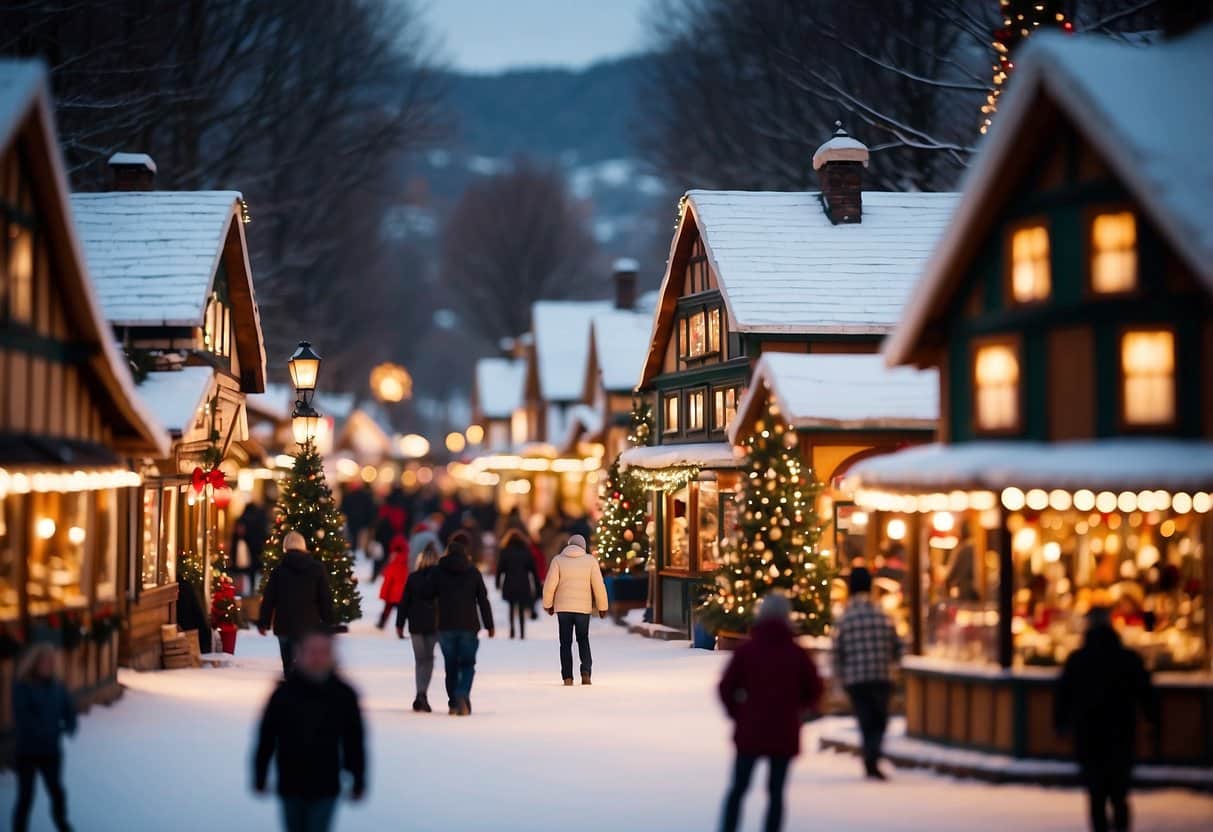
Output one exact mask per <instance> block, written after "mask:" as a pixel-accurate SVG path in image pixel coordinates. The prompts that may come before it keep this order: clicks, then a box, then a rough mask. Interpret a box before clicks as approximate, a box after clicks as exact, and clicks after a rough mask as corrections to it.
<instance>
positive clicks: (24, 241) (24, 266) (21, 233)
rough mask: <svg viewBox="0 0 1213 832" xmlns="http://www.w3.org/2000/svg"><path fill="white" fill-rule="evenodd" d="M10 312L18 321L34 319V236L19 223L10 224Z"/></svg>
mask: <svg viewBox="0 0 1213 832" xmlns="http://www.w3.org/2000/svg"><path fill="white" fill-rule="evenodd" d="M8 234H9V240H8V281H9V284H8V289H9V299H8V313H9V316H10V317H11V318H12V319H13V320H14V321H16V322H17V323H22V324H28V323H29V322H30V321H32V320H33V319H34V236H33V234H31V233H30V232H29V230H28V229H26V228H22V227H20V226H18V225H11V226H9V231H8Z"/></svg>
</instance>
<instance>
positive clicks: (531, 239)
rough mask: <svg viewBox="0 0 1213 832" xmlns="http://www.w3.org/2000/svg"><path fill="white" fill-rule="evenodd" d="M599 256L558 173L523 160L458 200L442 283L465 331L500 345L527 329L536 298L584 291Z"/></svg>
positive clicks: (444, 250)
mask: <svg viewBox="0 0 1213 832" xmlns="http://www.w3.org/2000/svg"><path fill="white" fill-rule="evenodd" d="M596 254H597V251H596V244H595V242H594V238H593V237H592V236H591V234H590V232H589V230H588V228H587V227H586V218H585V216H584V210H583V207H582V206H581V205H579V204H577V203H576V202H575V201H574V199H573V198H572V197H571V196H570V195H569V193H568V190H567V188H566V185H565V182H564V178H563V177H562V176H561V175H560V173H559V172H557V171H555V170H550V169H545V168H539V167H536V166H534V165H533V164H531V163H529V162H527V161H525V160H519V161H517V162H515V164H514V167H513V169H512V170H510V171H508V172H506V173H501V174H497V175H495V176H491V177H486V178H485V179H482V180H480V181H478V182H473V183H472V184H471V185H469V186H468V188H467V190H466V191H464V193H463V195H462V196H461V197H460V199H459V202H458V203H457V204H456V205H455V208H454V210H453V211H452V213H451V216H450V218H449V220H448V221H447V225H446V228H445V231H444V233H443V238H442V244H441V274H442V281H443V283H444V285H445V288H446V290H447V291H448V292H450V293H451V297H452V299H453V301H454V302H455V304H456V307H457V309H458V311H459V312H460V313H461V315H462V317H463V319H464V322H465V326H464V328H465V330H466V331H468V332H472V333H475V334H478V335H480V336H482V337H483V338H484V339H485V340H486V342H487V343H489V344H493V345H496V343H497V342H498V341H500V339H502V338H507V337H512V336H516V335H518V334H520V333H523V332H526V331H527V330H528V329H529V327H530V324H531V320H530V316H531V304H532V303H533V302H534V301H536V300H540V299H543V298H576V297H584V296H586V295H587V294H588V293H589V292H590V290H591V288H592V286H593V284H592V283H591V276H592V274H593V273H594V267H595V265H596V263H595V260H596Z"/></svg>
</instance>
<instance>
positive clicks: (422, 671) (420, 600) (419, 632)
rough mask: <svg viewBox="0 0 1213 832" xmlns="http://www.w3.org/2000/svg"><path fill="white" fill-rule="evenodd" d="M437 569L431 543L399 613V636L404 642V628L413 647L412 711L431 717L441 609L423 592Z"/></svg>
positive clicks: (434, 545) (435, 546)
mask: <svg viewBox="0 0 1213 832" xmlns="http://www.w3.org/2000/svg"><path fill="white" fill-rule="evenodd" d="M437 565H438V541H437V539H436V538H435V540H434V541H433V542H431V543H429V544H428V545H427V546H426V547H425V548H424V549H422V550H421V556H420V557H418V558H417V567H416V571H415V572H413V574H412V577H410V579H409V581H408V583H406V584H405V585H404V595H403V597H401V599H400V604H399V605H398V607H397V610H396V635H397V637H399V638H404V628H405V626H406V625H407V626H408V628H409V641H410V642H411V643H412V645H413V676H414V677H415V679H416V683H417V697H416V698H415V699H414V700H413V710H414V711H419V712H424V713H427V714H428V713H430V712H431V711H433V710H434V709H433V708H431V707H430V699H429V691H430V679H431V678H432V677H433V675H434V647H435V646H437V644H438V607H437V605H436V604H435V603H434V602H433V601H432V600H428V599H427V598H426V597H425V594H424V592H423V591H422V590H423V589H424V588H425V587H427V586H428V585H429V582H430V581H432V580H433V578H434V567H436V566H437Z"/></svg>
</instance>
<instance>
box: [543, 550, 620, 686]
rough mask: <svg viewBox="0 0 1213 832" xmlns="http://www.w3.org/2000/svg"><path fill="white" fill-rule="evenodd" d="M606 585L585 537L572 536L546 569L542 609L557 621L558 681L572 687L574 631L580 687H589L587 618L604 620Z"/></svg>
mask: <svg viewBox="0 0 1213 832" xmlns="http://www.w3.org/2000/svg"><path fill="white" fill-rule="evenodd" d="M607 607H608V603H607V591H606V582H605V581H603V580H602V569H601V567H599V565H598V558H596V557H594V556H593V555H591V554H590V553H589V552H588V551H586V544H585V538H584V537H582V536H581V535H579V534H575V535H573V536H572V537H570V538H569V542H568V544H567V545H566V546H565V547H564V549H563V550H562V551H561V552H560V554H558V555H557V556H556V557H554V558H552V562H551V564H550V565H549V566H548V574H547V579H546V580H544V582H543V608H544V610H546V611H547V614H548V615H557V616H558V617H559V621H560V678H561V679H563V680H564V683H565V685H572V684H573V632H574V631H576V633H577V654H578V656H579V657H580V658H581V684H583V685H588V684H590V673H591V672H592V670H593V659H592V657H591V656H590V615H591V614H592V613H594V612H597V613H598V614H599V615H600V616H601V617H603V618H606V614H607Z"/></svg>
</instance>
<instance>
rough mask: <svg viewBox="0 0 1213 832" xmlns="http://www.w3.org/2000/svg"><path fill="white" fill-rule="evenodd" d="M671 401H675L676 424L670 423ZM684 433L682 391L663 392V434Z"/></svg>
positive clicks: (674, 434)
mask: <svg viewBox="0 0 1213 832" xmlns="http://www.w3.org/2000/svg"><path fill="white" fill-rule="evenodd" d="M670 402H673V403H674V424H673V425H671V424H670ZM681 433H682V391H681V390H675V391H673V392H667V393H662V394H661V435H662V436H677V435H679V434H681Z"/></svg>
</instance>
